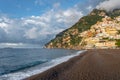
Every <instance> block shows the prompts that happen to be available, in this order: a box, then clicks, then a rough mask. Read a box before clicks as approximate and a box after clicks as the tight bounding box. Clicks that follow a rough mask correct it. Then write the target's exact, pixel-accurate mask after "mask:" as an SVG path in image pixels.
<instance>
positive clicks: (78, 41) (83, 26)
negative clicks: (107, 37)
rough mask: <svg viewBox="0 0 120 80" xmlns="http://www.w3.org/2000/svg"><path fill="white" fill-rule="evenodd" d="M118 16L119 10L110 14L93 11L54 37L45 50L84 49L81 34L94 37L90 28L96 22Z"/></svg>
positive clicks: (84, 43)
mask: <svg viewBox="0 0 120 80" xmlns="http://www.w3.org/2000/svg"><path fill="white" fill-rule="evenodd" d="M119 15H120V10H119V9H116V10H114V11H112V12H106V11H105V10H98V9H94V10H93V11H92V12H91V13H90V14H88V15H87V16H84V17H82V18H81V19H80V20H79V21H78V22H77V23H76V24H75V25H73V26H72V27H71V28H69V29H66V30H65V31H63V32H61V33H59V34H57V35H56V37H55V39H53V40H51V41H50V42H49V43H47V44H46V45H45V47H46V48H67V49H82V48H83V49H84V48H86V47H85V45H87V44H86V42H85V41H84V39H86V38H85V37H86V35H85V36H81V33H83V32H85V31H87V32H89V35H92V36H89V38H90V37H93V36H95V35H94V34H93V33H90V31H89V30H90V29H91V26H93V25H95V24H96V23H97V22H102V19H103V18H105V16H109V17H110V18H111V19H114V18H115V17H117V16H119Z"/></svg>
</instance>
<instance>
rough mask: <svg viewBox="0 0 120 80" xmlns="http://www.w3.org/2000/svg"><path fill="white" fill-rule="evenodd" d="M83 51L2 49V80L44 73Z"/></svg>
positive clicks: (0, 68) (0, 57)
mask: <svg viewBox="0 0 120 80" xmlns="http://www.w3.org/2000/svg"><path fill="white" fill-rule="evenodd" d="M82 52H83V51H78V50H66V49H44V48H2V49H0V80H22V79H25V78H27V77H30V76H32V75H35V74H38V73H42V72H44V71H46V70H48V69H50V68H52V67H54V66H56V65H58V64H60V63H63V62H65V61H68V60H69V59H70V58H72V57H74V56H77V55H79V54H80V53H82Z"/></svg>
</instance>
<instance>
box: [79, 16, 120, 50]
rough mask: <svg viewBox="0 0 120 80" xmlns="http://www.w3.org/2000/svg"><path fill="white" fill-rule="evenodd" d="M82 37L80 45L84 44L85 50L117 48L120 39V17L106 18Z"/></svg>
mask: <svg viewBox="0 0 120 80" xmlns="http://www.w3.org/2000/svg"><path fill="white" fill-rule="evenodd" d="M80 36H81V37H83V40H82V42H81V43H80V44H81V45H82V44H84V48H85V49H91V48H116V47H117V46H116V45H115V43H116V40H117V39H120V16H119V17H116V18H114V19H112V18H110V17H108V16H105V17H104V18H103V19H102V21H99V22H97V23H96V24H95V25H93V26H91V28H90V29H89V30H87V31H84V32H82V33H81V34H80Z"/></svg>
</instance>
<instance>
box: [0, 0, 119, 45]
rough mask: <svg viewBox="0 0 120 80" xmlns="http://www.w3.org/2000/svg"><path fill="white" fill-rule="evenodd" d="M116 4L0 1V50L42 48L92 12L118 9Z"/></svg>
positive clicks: (81, 0) (61, 0) (99, 1)
mask: <svg viewBox="0 0 120 80" xmlns="http://www.w3.org/2000/svg"><path fill="white" fill-rule="evenodd" d="M107 3H109V4H107ZM113 3H114V4H115V5H113ZM119 3H120V0H0V47H41V46H43V45H44V44H45V43H47V42H48V41H49V40H51V39H52V38H54V37H55V35H56V34H58V33H59V32H61V31H63V30H65V29H67V28H69V27H71V26H72V25H73V24H74V23H75V22H77V21H78V20H79V19H80V18H81V17H82V16H84V15H87V14H88V13H89V12H90V11H91V10H92V9H94V8H101V7H102V8H104V9H108V7H110V5H113V6H112V7H110V8H109V9H108V11H109V10H113V9H114V8H113V7H115V8H117V7H120V5H119ZM106 4H107V5H106ZM107 6H108V7H107Z"/></svg>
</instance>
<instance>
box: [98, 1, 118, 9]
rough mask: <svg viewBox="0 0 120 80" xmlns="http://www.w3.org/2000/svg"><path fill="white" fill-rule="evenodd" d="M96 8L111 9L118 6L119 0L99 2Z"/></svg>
mask: <svg viewBox="0 0 120 80" xmlns="http://www.w3.org/2000/svg"><path fill="white" fill-rule="evenodd" d="M96 8H98V9H99V8H100V9H105V10H106V11H112V10H114V9H118V8H120V0H105V1H104V2H101V3H100V4H99V5H98V6H97V7H96Z"/></svg>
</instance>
